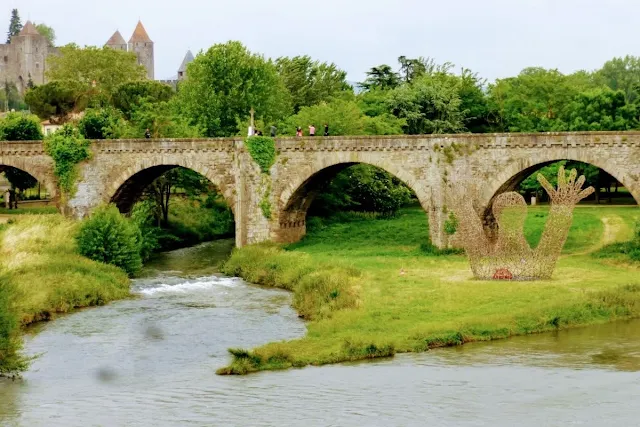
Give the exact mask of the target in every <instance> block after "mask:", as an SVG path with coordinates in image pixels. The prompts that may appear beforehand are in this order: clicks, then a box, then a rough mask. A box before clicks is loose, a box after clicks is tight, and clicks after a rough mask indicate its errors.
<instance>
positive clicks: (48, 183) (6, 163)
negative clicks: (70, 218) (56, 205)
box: [0, 157, 58, 202]
mask: <svg viewBox="0 0 640 427" xmlns="http://www.w3.org/2000/svg"><path fill="white" fill-rule="evenodd" d="M10 168H13V169H17V170H19V171H22V172H25V173H28V174H29V175H31V176H32V177H33V178H35V179H36V181H38V183H39V184H40V185H41V186H42V187H44V188H45V189H46V190H47V193H49V196H50V198H51V199H52V200H54V201H56V202H57V200H58V197H57V196H58V187H57V186H56V183H55V181H54V179H53V177H51V176H50V175H49V174H47V173H46V172H44V171H42V170H40V169H39V168H37V167H33V166H32V165H31V164H29V162H26V161H22V160H14V159H11V158H10V157H5V158H3V159H2V160H1V161H0V173H2V172H4V171H5V170H7V169H10Z"/></svg>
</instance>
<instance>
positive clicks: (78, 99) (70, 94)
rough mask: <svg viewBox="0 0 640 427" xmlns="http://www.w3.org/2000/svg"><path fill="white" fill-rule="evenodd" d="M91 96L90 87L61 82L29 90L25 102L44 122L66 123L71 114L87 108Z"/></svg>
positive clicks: (71, 81) (67, 81) (74, 82)
mask: <svg viewBox="0 0 640 427" xmlns="http://www.w3.org/2000/svg"><path fill="white" fill-rule="evenodd" d="M91 94H92V90H91V88H90V87H89V86H86V85H84V84H82V83H80V82H77V81H73V80H60V81H54V82H50V83H46V84H43V85H40V86H37V87H35V88H33V89H31V90H29V91H28V92H27V94H26V95H25V102H26V103H27V105H28V106H29V108H30V109H31V111H32V112H33V113H35V114H37V115H38V117H40V118H41V119H42V120H51V121H52V122H64V121H65V120H66V118H67V116H68V115H69V114H70V113H72V112H76V111H82V110H84V109H85V108H86V106H87V104H88V102H89V99H90V97H91Z"/></svg>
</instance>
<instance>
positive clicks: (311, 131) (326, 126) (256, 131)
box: [249, 123, 329, 138]
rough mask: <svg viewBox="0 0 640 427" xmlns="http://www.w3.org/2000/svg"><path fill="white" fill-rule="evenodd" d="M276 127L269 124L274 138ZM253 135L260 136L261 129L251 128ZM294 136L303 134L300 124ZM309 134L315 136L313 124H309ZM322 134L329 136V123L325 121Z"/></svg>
mask: <svg viewBox="0 0 640 427" xmlns="http://www.w3.org/2000/svg"><path fill="white" fill-rule="evenodd" d="M277 131H278V129H277V128H276V127H275V126H271V137H272V138H275V137H276V133H277ZM249 135H252V133H251V128H249ZM253 135H255V136H262V131H261V130H259V129H253ZM296 136H303V135H302V128H301V127H300V126H298V128H296ZM309 136H316V127H315V126H314V125H312V124H311V125H309ZM324 136H329V124H328V123H325V124H324Z"/></svg>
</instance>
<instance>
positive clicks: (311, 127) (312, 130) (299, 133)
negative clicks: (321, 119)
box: [296, 123, 329, 136]
mask: <svg viewBox="0 0 640 427" xmlns="http://www.w3.org/2000/svg"><path fill="white" fill-rule="evenodd" d="M296 136H302V128H301V127H300V126H298V128H297V129H296ZM309 136H316V127H315V126H314V125H313V124H311V125H309ZM324 136H329V125H328V124H327V123H325V124H324Z"/></svg>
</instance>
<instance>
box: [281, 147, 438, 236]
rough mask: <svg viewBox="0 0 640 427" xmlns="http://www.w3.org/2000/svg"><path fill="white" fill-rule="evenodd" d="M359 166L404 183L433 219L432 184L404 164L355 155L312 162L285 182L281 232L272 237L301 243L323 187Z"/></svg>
mask: <svg viewBox="0 0 640 427" xmlns="http://www.w3.org/2000/svg"><path fill="white" fill-rule="evenodd" d="M358 164H365V165H370V166H374V167H377V168H379V169H381V170H384V171H385V172H388V173H389V174H391V175H393V176H394V177H396V178H398V179H399V180H400V181H402V182H403V183H404V184H405V185H406V186H407V187H409V189H411V191H413V193H414V194H415V196H416V198H417V199H418V201H419V202H420V205H421V206H422V208H423V210H424V211H425V213H426V214H427V215H428V216H429V220H431V218H432V214H433V212H434V207H433V205H434V204H433V202H432V200H433V198H432V194H431V190H430V188H429V187H428V183H427V182H425V180H421V179H419V178H416V176H415V175H414V174H412V173H411V171H410V170H408V169H406V168H402V164H399V163H397V162H396V163H394V162H391V161H389V160H378V159H376V158H373V157H372V156H371V157H367V156H363V157H362V158H361V157H356V156H351V155H350V156H347V157H344V158H331V157H329V156H327V157H324V158H322V159H320V160H316V161H314V162H312V163H311V164H309V165H307V166H306V167H304V168H303V169H302V170H296V173H295V175H294V176H293V177H291V179H287V180H285V181H286V184H284V186H283V188H282V189H281V191H280V193H279V196H278V197H277V203H278V210H277V211H278V229H277V230H276V232H275V233H274V234H273V235H272V239H273V240H275V241H278V242H283V243H292V242H296V241H298V240H300V239H301V238H302V237H303V236H304V235H305V234H306V217H307V211H308V210H309V208H310V207H311V204H312V203H313V201H314V199H315V197H316V195H317V194H318V193H319V192H320V190H321V189H322V187H323V186H324V185H326V184H328V183H329V182H331V181H332V180H333V178H335V177H336V175H337V174H338V173H340V172H341V171H343V170H345V169H347V168H349V167H351V166H355V165H358ZM434 230H435V228H433V229H432V228H431V227H430V233H431V234H432V238H433V234H434Z"/></svg>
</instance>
